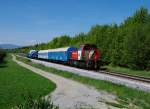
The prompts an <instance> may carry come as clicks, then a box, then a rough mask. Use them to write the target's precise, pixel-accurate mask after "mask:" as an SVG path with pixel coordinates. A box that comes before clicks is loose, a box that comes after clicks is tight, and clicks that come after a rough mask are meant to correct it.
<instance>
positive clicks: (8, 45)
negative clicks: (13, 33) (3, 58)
mask: <svg viewBox="0 0 150 109" xmlns="http://www.w3.org/2000/svg"><path fill="white" fill-rule="evenodd" d="M18 47H20V46H18V45H14V44H0V48H2V49H14V48H18Z"/></svg>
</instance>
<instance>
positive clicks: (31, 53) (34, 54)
mask: <svg viewBox="0 0 150 109" xmlns="http://www.w3.org/2000/svg"><path fill="white" fill-rule="evenodd" d="M27 57H28V58H32V59H34V58H38V51H37V50H30V51H29V53H28V54H27Z"/></svg>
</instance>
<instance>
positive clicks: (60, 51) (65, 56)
mask: <svg viewBox="0 0 150 109" xmlns="http://www.w3.org/2000/svg"><path fill="white" fill-rule="evenodd" d="M31 53H32V52H31ZM29 54H30V52H29ZM32 56H34V57H32ZM29 58H35V55H31V56H30V57H29ZM37 58H38V59H42V60H48V61H52V62H59V63H60V62H61V63H66V64H68V65H71V66H75V67H80V68H88V69H99V67H100V62H99V59H100V52H99V50H98V49H97V47H96V46H95V45H92V44H83V45H81V47H80V48H79V49H77V48H75V47H71V46H70V47H65V48H57V49H49V50H40V51H38V53H37Z"/></svg>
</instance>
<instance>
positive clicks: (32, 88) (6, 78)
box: [0, 55, 56, 109]
mask: <svg viewBox="0 0 150 109" xmlns="http://www.w3.org/2000/svg"><path fill="white" fill-rule="evenodd" d="M55 87H56V85H55V84H54V83H52V82H51V81H49V80H48V79H46V78H43V77H41V76H40V75H37V74H35V73H33V72H32V71H30V70H27V69H25V68H23V67H21V66H19V65H17V64H16V63H15V62H13V61H12V59H11V56H10V55H9V56H8V57H7V58H6V63H5V64H3V65H2V64H1V65H0V109H11V108H12V107H14V106H15V105H16V104H20V103H23V102H24V98H23V96H28V94H29V93H30V95H32V96H33V98H37V97H38V96H39V95H41V96H44V95H46V94H48V93H50V92H51V91H53V90H54V89H55Z"/></svg>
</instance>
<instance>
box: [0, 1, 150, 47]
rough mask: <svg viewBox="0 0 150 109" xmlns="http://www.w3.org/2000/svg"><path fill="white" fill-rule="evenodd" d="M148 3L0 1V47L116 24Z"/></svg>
mask: <svg viewBox="0 0 150 109" xmlns="http://www.w3.org/2000/svg"><path fill="white" fill-rule="evenodd" d="M141 6H145V7H147V8H148V9H149V10H150V0H0V43H11V44H17V45H22V46H23V45H30V44H35V43H39V42H47V41H49V40H51V39H52V38H53V37H56V36H60V35H64V34H67V35H70V36H74V35H75V34H78V33H80V32H88V31H89V30H90V28H91V26H93V25H95V24H111V23H118V24H119V23H120V22H122V21H123V20H124V19H125V18H126V17H128V16H130V15H132V14H133V13H134V12H135V10H136V9H138V8H139V7H141Z"/></svg>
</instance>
